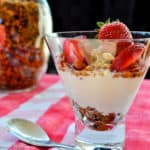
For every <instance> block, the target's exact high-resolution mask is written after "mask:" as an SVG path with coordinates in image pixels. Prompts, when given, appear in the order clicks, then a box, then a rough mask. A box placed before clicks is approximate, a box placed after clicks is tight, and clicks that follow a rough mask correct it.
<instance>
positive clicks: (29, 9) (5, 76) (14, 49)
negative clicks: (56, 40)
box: [0, 0, 52, 91]
mask: <svg viewBox="0 0 150 150" xmlns="http://www.w3.org/2000/svg"><path fill="white" fill-rule="evenodd" d="M50 32H52V18H51V13H50V10H49V5H48V3H47V1H46V0H0V90H21V91H22V90H26V89H32V88H33V87H35V86H36V85H37V84H38V82H39V80H40V78H41V77H42V75H43V74H44V73H45V72H46V69H47V60H48V50H47V47H46V44H45V41H44V39H43V36H44V35H45V34H46V33H50Z"/></svg>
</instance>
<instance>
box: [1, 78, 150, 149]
mask: <svg viewBox="0 0 150 150" xmlns="http://www.w3.org/2000/svg"><path fill="white" fill-rule="evenodd" d="M149 91H150V80H144V81H143V83H142V85H141V87H140V89H139V91H138V94H137V96H136V98H135V100H134V103H133V104H132V107H131V108H130V110H129V112H128V115H127V117H126V140H125V150H149V149H150V111H149V109H150V101H149V99H150V92H149ZM11 118H25V119H29V120H31V121H33V122H36V123H37V124H39V125H40V126H41V127H42V128H43V129H44V130H45V131H46V132H47V133H48V136H49V137H50V138H51V139H52V140H54V141H56V142H61V143H66V144H73V143H74V113H73V110H72V107H71V105H70V103H69V99H68V97H67V96H66V94H65V92H64V88H63V85H62V83H61V81H60V79H59V76H57V75H44V76H43V78H42V80H41V82H40V84H39V86H38V87H37V88H35V89H34V90H32V91H30V92H26V93H15V94H13V93H9V94H8V93H2V94H0V150H1V149H2V150H7V149H10V150H22V149H23V150H31V149H32V150H39V149H41V150H43V149H47V148H39V147H34V146H31V145H27V144H25V143H22V142H21V141H18V140H17V139H16V138H15V137H14V136H12V135H11V134H10V133H9V132H8V130H7V128H6V122H7V120H9V119H11ZM53 149H54V148H53ZM55 149H56V148H55Z"/></svg>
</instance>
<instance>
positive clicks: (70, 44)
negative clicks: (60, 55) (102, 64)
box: [63, 39, 87, 69]
mask: <svg viewBox="0 0 150 150" xmlns="http://www.w3.org/2000/svg"><path fill="white" fill-rule="evenodd" d="M63 48H64V57H65V60H66V62H67V63H69V64H71V65H72V66H73V67H75V68H76V69H83V68H84V67H86V65H87V62H86V59H85V56H84V52H83V50H82V47H81V46H80V44H79V42H78V40H76V39H70V40H65V41H64V45H63Z"/></svg>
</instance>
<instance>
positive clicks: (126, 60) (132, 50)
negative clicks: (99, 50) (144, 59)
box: [111, 43, 144, 71]
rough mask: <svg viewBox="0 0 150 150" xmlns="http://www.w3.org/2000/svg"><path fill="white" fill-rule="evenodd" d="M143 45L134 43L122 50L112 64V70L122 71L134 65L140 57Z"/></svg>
mask: <svg viewBox="0 0 150 150" xmlns="http://www.w3.org/2000/svg"><path fill="white" fill-rule="evenodd" d="M143 51H144V44H140V43H135V44H132V45H130V46H128V47H127V48H125V49H123V50H122V51H121V52H120V53H119V55H118V56H116V58H115V59H114V60H113V62H112V66H111V68H112V70H115V71H123V70H125V69H127V68H128V67H129V66H130V65H132V64H134V63H135V62H136V61H137V60H138V59H139V58H140V57H141V55H142V53H143Z"/></svg>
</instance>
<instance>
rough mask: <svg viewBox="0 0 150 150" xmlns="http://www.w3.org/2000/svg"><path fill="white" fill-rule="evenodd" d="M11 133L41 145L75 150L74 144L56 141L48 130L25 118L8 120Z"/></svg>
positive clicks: (24, 140)
mask: <svg viewBox="0 0 150 150" xmlns="http://www.w3.org/2000/svg"><path fill="white" fill-rule="evenodd" d="M7 127H8V130H9V131H10V133H12V134H13V135H14V136H15V137H17V138H18V139H20V140H21V141H23V142H25V143H28V144H31V145H35V146H41V147H59V148H64V149H68V150H74V147H73V146H69V145H65V144H58V143H54V142H52V141H51V140H50V138H49V137H48V135H47V134H46V132H45V131H44V130H43V129H42V128H41V127H40V126H38V125H37V124H35V123H33V122H31V121H28V120H25V119H19V118H16V119H11V120H9V121H8V122H7Z"/></svg>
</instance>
